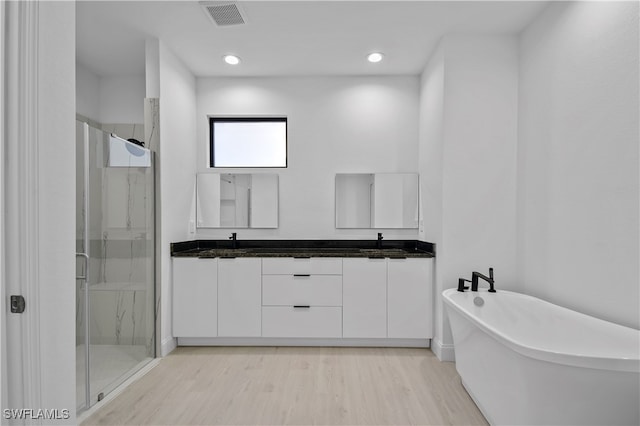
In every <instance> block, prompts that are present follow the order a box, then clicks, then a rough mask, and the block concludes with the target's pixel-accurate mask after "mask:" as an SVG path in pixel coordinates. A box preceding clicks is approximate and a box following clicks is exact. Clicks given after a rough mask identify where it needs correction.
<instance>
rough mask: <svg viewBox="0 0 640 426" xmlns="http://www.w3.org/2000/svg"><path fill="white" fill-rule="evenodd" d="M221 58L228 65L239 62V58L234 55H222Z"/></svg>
mask: <svg viewBox="0 0 640 426" xmlns="http://www.w3.org/2000/svg"><path fill="white" fill-rule="evenodd" d="M223 59H224V61H225V62H226V63H228V64H229V65H238V64H239V63H240V58H238V57H237V56H236V55H224V58H223Z"/></svg>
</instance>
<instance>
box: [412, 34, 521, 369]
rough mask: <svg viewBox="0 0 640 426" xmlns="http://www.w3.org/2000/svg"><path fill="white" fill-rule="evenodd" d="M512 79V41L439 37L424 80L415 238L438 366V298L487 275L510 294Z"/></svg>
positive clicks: (442, 335) (443, 336) (445, 339)
mask: <svg viewBox="0 0 640 426" xmlns="http://www.w3.org/2000/svg"><path fill="white" fill-rule="evenodd" d="M517 78H518V51H517V40H516V38H515V36H477V35H474V36H447V37H445V38H444V39H443V41H442V42H441V46H440V47H439V48H438V50H437V51H436V52H435V53H434V55H433V57H432V58H431V60H430V61H429V64H428V65H427V67H426V69H425V72H424V73H423V76H422V97H421V120H420V123H421V133H420V134H421V138H420V158H421V173H422V174H424V176H423V183H425V186H424V189H423V193H422V195H423V197H422V202H423V205H425V208H424V211H425V223H424V231H423V232H421V236H422V237H423V238H424V239H426V240H428V241H432V242H435V243H436V252H437V255H436V272H435V283H436V285H435V292H436V297H435V315H436V321H435V324H436V330H435V342H434V346H435V348H434V350H435V351H436V353H438V354H439V356H440V357H441V358H444V359H449V358H450V355H448V354H447V353H441V352H442V351H446V350H447V348H450V345H451V343H452V340H451V335H450V331H449V329H448V325H447V321H446V317H444V316H443V312H442V300H441V296H440V293H441V292H442V290H444V289H447V288H451V287H455V286H456V285H457V281H458V278H459V277H464V278H467V279H470V278H471V272H472V271H480V272H483V273H485V274H487V273H488V268H489V267H493V268H494V269H495V276H496V285H497V286H498V287H499V288H503V289H511V288H514V287H515V286H516V281H515V279H516V267H515V261H516V256H515V248H516V147H517V105H518V80H517ZM425 178H426V179H428V182H425ZM440 185H441V186H440ZM439 351H440V353H439Z"/></svg>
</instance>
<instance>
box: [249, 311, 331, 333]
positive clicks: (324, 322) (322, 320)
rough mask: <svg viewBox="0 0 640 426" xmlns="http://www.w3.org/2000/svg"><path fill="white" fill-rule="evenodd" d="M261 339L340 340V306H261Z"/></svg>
mask: <svg viewBox="0 0 640 426" xmlns="http://www.w3.org/2000/svg"><path fill="white" fill-rule="evenodd" d="M262 321H263V330H262V336H263V337H299V338H340V337H342V308H341V307H340V306H309V307H305V308H296V307H293V306H263V307H262Z"/></svg>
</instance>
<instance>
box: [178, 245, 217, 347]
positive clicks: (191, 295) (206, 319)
mask: <svg viewBox="0 0 640 426" xmlns="http://www.w3.org/2000/svg"><path fill="white" fill-rule="evenodd" d="M217 280H218V260H217V259H198V258H191V257H189V258H187V257H185V258H180V257H175V258H173V336H174V337H216V336H217V334H218V322H217V321H218V315H217V307H218V300H217V296H218V285H217Z"/></svg>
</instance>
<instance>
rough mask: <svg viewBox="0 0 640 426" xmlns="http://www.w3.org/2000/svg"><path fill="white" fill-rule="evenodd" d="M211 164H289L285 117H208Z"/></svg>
mask: <svg viewBox="0 0 640 426" xmlns="http://www.w3.org/2000/svg"><path fill="white" fill-rule="evenodd" d="M209 130H210V135H211V142H210V153H211V156H210V160H209V167H287V118H286V117H209Z"/></svg>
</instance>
